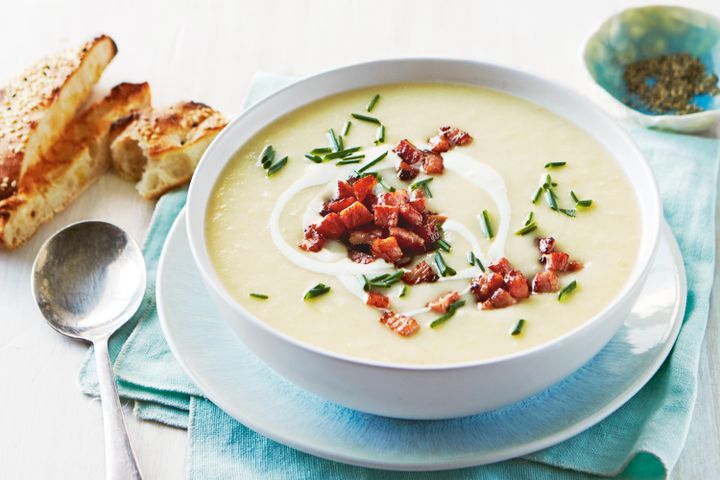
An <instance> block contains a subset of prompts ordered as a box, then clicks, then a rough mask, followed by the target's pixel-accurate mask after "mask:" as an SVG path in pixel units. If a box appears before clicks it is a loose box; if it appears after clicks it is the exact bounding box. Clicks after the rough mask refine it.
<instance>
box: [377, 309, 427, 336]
mask: <svg viewBox="0 0 720 480" xmlns="http://www.w3.org/2000/svg"><path fill="white" fill-rule="evenodd" d="M380 323H382V324H383V325H387V326H388V328H389V329H390V330H392V331H394V332H395V333H398V334H400V335H402V336H404V337H409V336H410V335H412V334H413V333H415V332H417V331H418V329H419V328H420V325H418V323H417V320H415V319H414V318H412V317H408V316H405V315H400V314H399V313H395V312H392V311H387V312H385V313H383V314H382V317H380Z"/></svg>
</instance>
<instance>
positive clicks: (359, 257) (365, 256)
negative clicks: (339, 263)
mask: <svg viewBox="0 0 720 480" xmlns="http://www.w3.org/2000/svg"><path fill="white" fill-rule="evenodd" d="M348 257H350V260H352V261H353V262H355V263H372V262H374V261H375V257H373V256H372V255H371V254H369V253H367V252H363V251H362V250H354V249H350V250H348Z"/></svg>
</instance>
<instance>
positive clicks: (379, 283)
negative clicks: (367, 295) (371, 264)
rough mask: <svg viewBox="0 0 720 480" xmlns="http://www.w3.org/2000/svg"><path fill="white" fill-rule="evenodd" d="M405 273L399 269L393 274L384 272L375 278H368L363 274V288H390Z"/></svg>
mask: <svg viewBox="0 0 720 480" xmlns="http://www.w3.org/2000/svg"><path fill="white" fill-rule="evenodd" d="M404 273H405V272H404V271H403V270H398V271H397V272H395V273H393V274H389V273H383V274H382V275H378V276H377V277H373V278H367V277H366V276H365V275H363V282H364V284H363V290H365V291H366V292H367V291H369V290H370V289H371V288H390V287H392V286H393V285H394V284H396V283H397V282H399V281H400V279H401V278H402V276H403V274H404Z"/></svg>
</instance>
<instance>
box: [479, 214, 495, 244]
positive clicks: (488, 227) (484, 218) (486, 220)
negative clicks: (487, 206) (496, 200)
mask: <svg viewBox="0 0 720 480" xmlns="http://www.w3.org/2000/svg"><path fill="white" fill-rule="evenodd" d="M480 226H481V227H482V230H483V233H484V234H485V236H486V237H487V238H488V239H490V238H493V236H494V233H493V229H492V224H491V223H490V214H489V213H488V211H487V210H483V211H482V215H480Z"/></svg>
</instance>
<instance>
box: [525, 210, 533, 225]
mask: <svg viewBox="0 0 720 480" xmlns="http://www.w3.org/2000/svg"><path fill="white" fill-rule="evenodd" d="M534 218H535V212H530V213H528V215H527V217H525V223H524V225H530V224H531V223H532V222H533V219H534Z"/></svg>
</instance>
